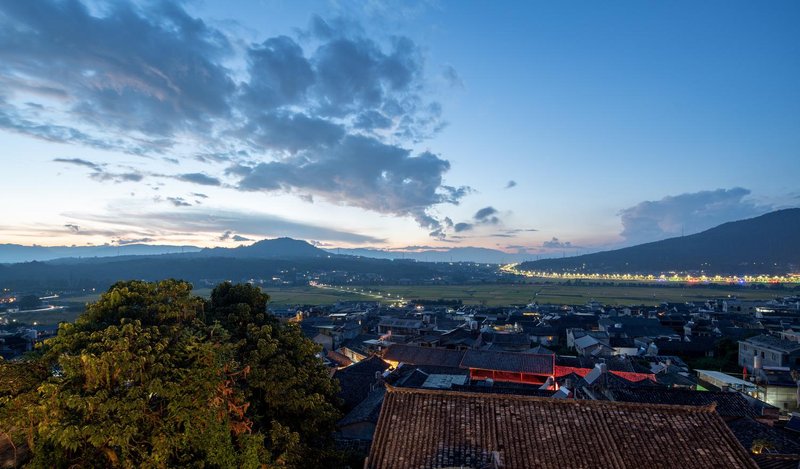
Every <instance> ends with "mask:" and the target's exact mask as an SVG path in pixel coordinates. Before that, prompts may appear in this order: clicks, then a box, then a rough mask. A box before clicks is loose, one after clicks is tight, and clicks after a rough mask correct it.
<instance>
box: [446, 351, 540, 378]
mask: <svg viewBox="0 0 800 469" xmlns="http://www.w3.org/2000/svg"><path fill="white" fill-rule="evenodd" d="M461 366H462V367H464V368H477V369H481V370H495V371H511V372H514V373H531V374H538V375H552V374H553V356H552V355H535V354H532V353H513V352H493V351H489V350H467V352H466V353H465V354H464V359H463V360H461Z"/></svg>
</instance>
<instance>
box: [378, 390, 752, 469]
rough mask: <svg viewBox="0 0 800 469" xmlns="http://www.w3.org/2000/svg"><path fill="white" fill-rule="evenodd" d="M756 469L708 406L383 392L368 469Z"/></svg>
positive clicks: (715, 413) (422, 391) (461, 393)
mask: <svg viewBox="0 0 800 469" xmlns="http://www.w3.org/2000/svg"><path fill="white" fill-rule="evenodd" d="M668 466H669V467H680V468H681V469H693V468H709V467H720V468H722V467H724V468H730V469H736V468H749V469H755V468H757V467H758V466H757V465H756V463H755V462H754V461H753V459H752V458H751V457H750V455H749V453H748V452H747V451H746V450H745V449H744V448H743V447H742V445H741V444H740V443H739V442H738V441H737V440H736V438H735V436H734V435H733V434H732V433H731V431H730V430H729V429H728V427H727V426H726V425H725V422H724V421H723V420H722V418H721V417H720V416H719V414H717V412H716V411H715V410H714V406H713V405H709V406H701V407H696V406H674V405H657V404H629V403H619V402H606V401H589V400H575V399H552V398H541V397H529V396H514V395H507V394H475V393H463V392H454V391H434V390H421V389H408V388H393V387H387V391H386V395H385V397H384V401H383V407H382V410H381V414H380V417H379V419H378V425H377V427H376V429H375V435H374V439H373V443H372V447H371V448H370V452H369V456H368V458H367V460H366V461H365V464H364V467H365V468H366V469H395V468H397V469H399V468H409V467H440V468H446V467H450V468H453V467H459V468H503V469H523V468H524V469H527V468H542V469H550V468H552V469H562V468H564V467H585V468H595V467H597V468H600V467H602V468H607V469H615V468H633V467H668Z"/></svg>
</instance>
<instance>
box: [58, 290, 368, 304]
mask: <svg viewBox="0 0 800 469" xmlns="http://www.w3.org/2000/svg"><path fill="white" fill-rule="evenodd" d="M262 290H263V291H264V292H265V293H267V294H268V295H269V296H270V303H273V304H290V305H294V304H310V305H321V304H331V303H336V302H337V301H348V300H364V299H370V298H369V297H367V296H362V295H359V294H357V293H351V292H342V291H337V290H328V289H321V288H315V287H309V286H303V287H267V288H262ZM193 293H194V294H195V295H198V296H202V297H204V298H208V297H209V296H211V288H196V289H194V290H193ZM98 298H100V293H99V292H98V293H91V294H86V295H81V296H73V297H64V298H61V299H59V300H57V301H54V304H60V305H81V304H86V303H91V302H94V301H97V299H98ZM371 299H373V300H374V299H375V298H371Z"/></svg>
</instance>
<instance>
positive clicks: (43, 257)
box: [0, 244, 200, 264]
mask: <svg viewBox="0 0 800 469" xmlns="http://www.w3.org/2000/svg"><path fill="white" fill-rule="evenodd" d="M195 251H200V248H198V247H195V246H167V245H151V244H125V245H123V246H111V245H108V246H23V245H21V244H0V264H12V263H16V262H32V261H51V260H54V259H62V258H67V257H71V258H78V257H81V258H83V257H112V256H156V255H160V254H169V253H180V252H195Z"/></svg>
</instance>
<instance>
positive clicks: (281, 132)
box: [242, 112, 345, 153]
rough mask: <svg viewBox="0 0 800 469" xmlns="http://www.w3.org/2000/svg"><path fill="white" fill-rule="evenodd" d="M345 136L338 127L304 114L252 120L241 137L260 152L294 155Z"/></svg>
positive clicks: (284, 114)
mask: <svg viewBox="0 0 800 469" xmlns="http://www.w3.org/2000/svg"><path fill="white" fill-rule="evenodd" d="M344 134H345V131H344V128H343V127H342V126H341V125H339V124H335V123H333V122H331V121H329V120H326V119H321V118H317V117H309V116H307V115H305V114H303V113H292V112H274V113H269V114H267V113H261V114H259V115H258V116H254V117H252V118H251V119H250V121H249V123H248V125H247V126H246V127H245V128H244V130H243V135H242V136H243V138H247V139H249V140H250V141H251V142H252V143H253V144H254V145H256V146H259V147H261V148H263V149H270V150H280V151H287V152H289V153H297V152H298V151H300V150H307V149H313V148H318V147H326V146H330V145H335V144H336V143H337V142H339V140H340V139H341V138H342V137H343V136H344Z"/></svg>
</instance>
